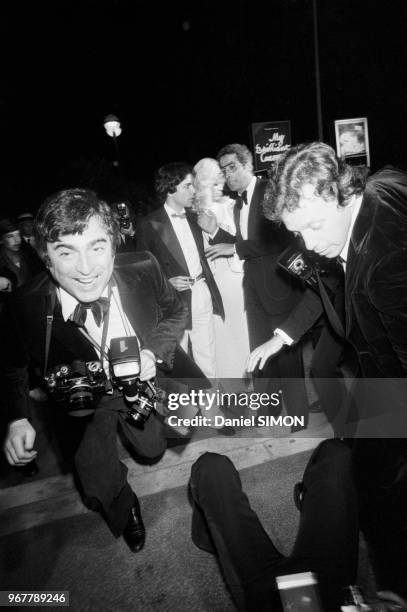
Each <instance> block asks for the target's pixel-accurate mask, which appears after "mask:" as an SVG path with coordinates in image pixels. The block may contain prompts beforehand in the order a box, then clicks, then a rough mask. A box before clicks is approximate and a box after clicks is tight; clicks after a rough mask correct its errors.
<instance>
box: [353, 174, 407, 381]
mask: <svg viewBox="0 0 407 612" xmlns="http://www.w3.org/2000/svg"><path fill="white" fill-rule="evenodd" d="M345 276H346V285H345V301H346V302H345V306H346V319H347V320H346V332H347V337H348V339H349V341H350V342H351V343H352V344H353V346H354V347H355V349H356V351H357V354H358V357H359V363H360V366H361V369H362V374H363V376H365V377H368V378H403V377H406V376H407V173H406V172H403V171H401V170H397V169H396V168H393V167H391V166H386V167H385V168H383V169H382V170H380V171H379V172H377V173H376V174H374V175H372V176H371V177H370V178H369V180H368V183H367V186H366V190H365V192H364V195H363V199H362V204H361V208H360V210H359V213H358V216H357V218H356V222H355V225H354V227H353V231H352V235H351V241H350V246H349V252H348V258H347V263H346V275H345Z"/></svg>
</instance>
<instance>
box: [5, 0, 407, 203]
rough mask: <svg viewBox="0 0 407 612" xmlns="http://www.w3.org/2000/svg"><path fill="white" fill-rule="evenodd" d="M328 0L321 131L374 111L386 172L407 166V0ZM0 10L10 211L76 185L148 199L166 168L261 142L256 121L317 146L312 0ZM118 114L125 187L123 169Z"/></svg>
mask: <svg viewBox="0 0 407 612" xmlns="http://www.w3.org/2000/svg"><path fill="white" fill-rule="evenodd" d="M317 4H318V19H319V42H320V67H321V89H322V110H323V117H324V140H325V141H327V142H330V143H331V144H333V143H334V131H333V121H334V120H335V119H342V118H347V117H359V116H367V117H368V121H369V133H370V145H371V159H372V167H373V169H376V168H378V167H380V166H381V165H383V164H384V163H399V164H402V165H403V164H404V162H405V158H406V152H405V142H406V136H407V127H406V110H407V76H406V59H407V51H406V34H405V32H406V23H407V21H406V16H407V6H406V4H407V3H406V2H405V0H387V1H385V0H382V1H381V2H378V1H376V0H362V1H359V2H356V1H355V0H317ZM265 7H266V8H265ZM0 11H1V14H0V37H1V40H0V44H1V57H2V69H1V72H0V113H1V119H2V121H1V125H2V132H1V134H2V137H1V140H0V171H1V178H2V188H3V189H2V194H3V197H2V198H1V202H0V211H1V213H4V214H7V213H9V212H16V211H17V210H23V209H27V208H28V209H32V210H35V208H36V207H37V206H38V205H39V203H40V202H41V200H42V199H43V198H44V197H45V196H46V195H48V194H49V193H50V192H51V191H53V190H55V189H59V188H62V187H66V186H73V185H76V184H79V183H83V184H85V183H92V184H93V185H96V186H99V187H100V190H101V191H104V192H106V193H107V195H108V196H109V197H114V196H115V192H116V190H119V191H120V190H122V191H123V189H124V191H126V189H127V190H129V189H130V192H131V193H130V192H129V193H130V195H131V197H133V196H134V197H136V199H137V197H138V196H139V195H140V197H141V198H142V197H144V196H145V194H148V193H149V192H150V191H151V185H152V177H153V172H154V169H155V168H156V167H157V166H159V165H160V164H162V163H166V162H167V161H174V160H178V159H186V160H188V161H190V162H192V163H195V162H196V161H197V160H198V159H199V158H201V157H203V156H214V155H215V154H216V151H217V150H218V149H219V148H220V147H221V146H222V145H223V144H226V143H227V142H232V141H241V142H245V143H247V144H249V145H250V144H251V143H250V124H251V123H252V122H256V121H273V120H284V119H289V120H290V121H291V125H292V137H293V142H294V143H297V142H302V141H305V140H314V139H317V136H318V132H317V117H316V106H315V75H314V51H313V30H312V26H313V21H312V2H311V0H269V2H267V3H264V2H261V3H260V2H256V0H250V1H249V0H234V1H230V0H217V1H212V0H207V1H205V0H200V1H197V0H190V1H189V2H184V1H177V2H167V3H156V2H152V1H146V0H71V1H67V0H58V1H55V0H54V1H53V2H48V1H44V2H35V3H33V2H21V1H20V2H18V0H17V1H16V0H14V1H13V3H11V2H10V3H7V2H4V3H3V5H2V8H1V9H0ZM111 112H113V113H116V114H117V115H118V116H119V117H120V119H121V122H122V125H123V130H124V131H123V134H122V135H121V136H120V139H119V149H120V156H121V168H122V175H124V177H125V179H126V180H123V178H120V176H117V173H116V174H115V173H114V169H112V166H111V160H112V156H113V143H112V141H111V140H110V139H108V137H107V136H106V134H105V132H104V129H103V125H102V123H103V117H104V116H105V115H106V114H107V113H111ZM124 184H126V185H127V186H125V187H123V185H124ZM130 184H131V187H129V185H130ZM125 195H126V194H125Z"/></svg>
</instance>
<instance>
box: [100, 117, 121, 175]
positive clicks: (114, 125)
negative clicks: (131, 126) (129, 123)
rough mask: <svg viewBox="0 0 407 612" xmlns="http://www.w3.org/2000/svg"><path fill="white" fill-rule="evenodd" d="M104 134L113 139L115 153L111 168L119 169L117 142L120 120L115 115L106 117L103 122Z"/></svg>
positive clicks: (119, 132)
mask: <svg viewBox="0 0 407 612" xmlns="http://www.w3.org/2000/svg"><path fill="white" fill-rule="evenodd" d="M103 125H104V128H105V130H106V134H107V135H108V136H110V138H113V144H114V150H115V153H116V159H115V160H114V161H113V166H115V167H116V168H118V167H119V144H118V142H117V139H118V137H119V136H120V134H121V133H122V128H121V125H120V120H119V118H118V117H116V115H106V117H105V118H104V121H103Z"/></svg>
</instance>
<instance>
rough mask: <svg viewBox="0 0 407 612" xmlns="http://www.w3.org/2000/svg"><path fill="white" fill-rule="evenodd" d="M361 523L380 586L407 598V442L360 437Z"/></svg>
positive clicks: (357, 468) (356, 454)
mask: <svg viewBox="0 0 407 612" xmlns="http://www.w3.org/2000/svg"><path fill="white" fill-rule="evenodd" d="M353 465H354V471H355V479H356V483H357V487H358V493H359V499H360V504H359V505H360V524H361V529H362V531H363V534H364V536H365V538H366V541H367V544H368V547H369V552H370V555H371V559H372V564H373V568H374V572H375V577H376V581H377V583H378V587H379V588H380V589H382V590H391V591H394V592H395V593H397V594H398V595H400V596H402V597H404V598H406V597H407V441H406V440H404V439H388V440H386V439H356V440H355V441H354V444H353Z"/></svg>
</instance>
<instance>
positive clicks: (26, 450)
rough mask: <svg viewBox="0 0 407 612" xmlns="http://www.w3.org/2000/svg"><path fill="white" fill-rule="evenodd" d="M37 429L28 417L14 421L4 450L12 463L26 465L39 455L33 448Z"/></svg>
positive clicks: (9, 429)
mask: <svg viewBox="0 0 407 612" xmlns="http://www.w3.org/2000/svg"><path fill="white" fill-rule="evenodd" d="M34 441H35V429H34V427H33V426H32V425H31V423H30V422H29V421H28V419H18V420H17V421H12V422H11V423H10V425H9V428H8V435H7V437H6V441H5V443H4V452H5V454H6V457H7V461H8V462H9V463H10V464H11V465H18V466H22V465H26V464H27V463H30V461H32V460H33V459H35V457H36V456H37V451H35V450H33V446H34Z"/></svg>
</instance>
